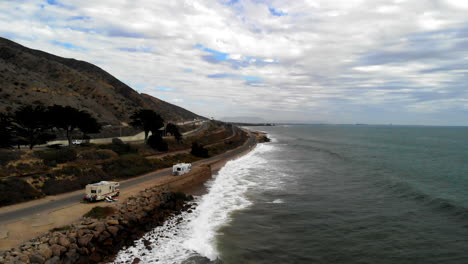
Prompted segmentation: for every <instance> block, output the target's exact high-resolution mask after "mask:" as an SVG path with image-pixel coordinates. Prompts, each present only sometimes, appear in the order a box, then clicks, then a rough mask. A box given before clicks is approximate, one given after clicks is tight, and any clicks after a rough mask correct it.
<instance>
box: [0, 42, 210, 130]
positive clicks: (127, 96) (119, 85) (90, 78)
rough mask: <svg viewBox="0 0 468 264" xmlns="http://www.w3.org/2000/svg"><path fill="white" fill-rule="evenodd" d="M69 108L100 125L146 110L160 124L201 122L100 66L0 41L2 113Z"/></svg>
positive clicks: (121, 121)
mask: <svg viewBox="0 0 468 264" xmlns="http://www.w3.org/2000/svg"><path fill="white" fill-rule="evenodd" d="M41 103H42V104H44V105H52V104H61V105H69V106H72V107H75V108H78V109H81V110H86V111H88V112H90V113H91V114H93V115H94V116H95V117H96V118H97V119H98V120H99V121H100V122H101V123H107V124H112V125H118V124H121V123H128V121H129V120H130V116H131V114H133V112H134V111H135V110H138V109H141V108H146V109H152V110H154V111H156V112H157V113H159V114H160V115H161V116H162V117H163V118H164V120H168V121H173V122H176V121H183V120H190V119H194V118H202V119H205V118H204V117H202V116H199V115H197V114H195V113H193V112H190V111H188V110H186V109H184V108H182V107H179V106H176V105H173V104H171V103H168V102H165V101H163V100H160V99H158V98H156V97H153V96H151V95H148V94H144V93H141V94H140V93H138V92H137V91H135V90H134V89H132V88H131V87H130V86H128V85H126V84H125V83H123V82H121V81H120V80H118V79H117V78H116V77H114V76H113V75H111V74H110V73H108V72H106V71H105V70H103V69H101V68H100V67H99V66H96V65H94V64H91V63H89V62H86V61H81V60H76V59H73V58H63V57H60V56H56V55H53V54H50V53H47V52H44V51H41V50H35V49H30V48H28V47H25V46H22V45H20V44H18V43H16V42H13V41H11V40H8V39H5V38H1V37H0V111H2V112H12V111H14V110H15V109H16V108H18V107H20V106H22V105H27V104H41Z"/></svg>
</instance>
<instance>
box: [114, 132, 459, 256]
mask: <svg viewBox="0 0 468 264" xmlns="http://www.w3.org/2000/svg"><path fill="white" fill-rule="evenodd" d="M254 129H257V130H262V131H265V132H267V133H268V135H269V137H270V138H272V142H270V143H265V144H259V145H258V146H257V147H256V148H255V149H254V150H253V151H252V152H250V153H248V154H247V155H245V156H242V157H240V158H238V159H236V160H233V161H230V162H228V163H227V164H226V165H225V166H224V167H223V168H222V169H221V170H220V171H219V173H218V174H217V175H216V177H215V178H214V179H213V180H211V181H209V182H208V183H207V184H206V187H207V191H206V194H204V195H201V196H198V197H196V199H195V202H194V203H195V204H194V210H193V211H192V212H191V213H188V212H185V213H183V214H182V215H179V216H176V217H174V218H172V219H171V220H169V221H167V222H166V223H165V225H164V226H161V227H158V228H156V229H154V230H153V231H151V232H150V233H148V234H146V235H145V237H144V239H148V240H149V241H151V243H152V244H153V245H152V248H151V249H149V248H148V249H146V247H145V245H144V243H143V240H140V241H137V242H136V245H135V246H134V247H131V248H127V249H124V250H122V251H121V252H120V253H119V255H118V256H117V259H116V261H115V262H116V263H122V262H123V263H127V262H131V261H132V260H133V259H134V258H135V257H138V258H140V259H141V260H142V262H141V263H164V264H166V263H167V264H170V263H184V264H199V263H226V264H228V263H229V264H230V263H233V264H243V263H245V264H263V263H265V264H266V263H399V264H401V263H468V128H466V127H421V126H366V125H361V126H359V125H356V126H353V125H303V126H276V127H256V128H254Z"/></svg>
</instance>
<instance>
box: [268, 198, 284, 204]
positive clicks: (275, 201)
mask: <svg viewBox="0 0 468 264" xmlns="http://www.w3.org/2000/svg"><path fill="white" fill-rule="evenodd" d="M271 203H274V204H282V203H284V201H283V200H282V199H275V200H273V201H272V202H271Z"/></svg>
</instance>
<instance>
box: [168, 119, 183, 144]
mask: <svg viewBox="0 0 468 264" xmlns="http://www.w3.org/2000/svg"><path fill="white" fill-rule="evenodd" d="M166 132H167V133H170V134H171V135H173V136H174V138H175V139H176V140H177V142H180V140H181V139H182V134H180V132H179V128H178V127H177V126H176V125H174V124H172V123H169V124H167V125H166Z"/></svg>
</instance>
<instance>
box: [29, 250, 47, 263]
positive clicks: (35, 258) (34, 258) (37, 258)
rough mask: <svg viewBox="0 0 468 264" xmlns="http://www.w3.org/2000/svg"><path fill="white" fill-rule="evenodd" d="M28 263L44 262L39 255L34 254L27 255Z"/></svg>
mask: <svg viewBox="0 0 468 264" xmlns="http://www.w3.org/2000/svg"><path fill="white" fill-rule="evenodd" d="M29 261H30V262H31V264H44V262H45V261H46V260H45V258H44V257H43V256H42V255H41V254H39V253H35V254H32V255H29Z"/></svg>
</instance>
